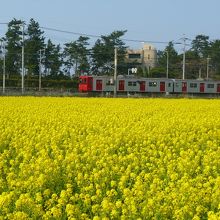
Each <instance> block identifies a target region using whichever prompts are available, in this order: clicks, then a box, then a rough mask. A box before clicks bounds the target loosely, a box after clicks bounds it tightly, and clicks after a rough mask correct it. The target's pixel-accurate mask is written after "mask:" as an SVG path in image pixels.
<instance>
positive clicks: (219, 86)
mask: <svg viewBox="0 0 220 220" xmlns="http://www.w3.org/2000/svg"><path fill="white" fill-rule="evenodd" d="M217 92H220V84H217Z"/></svg>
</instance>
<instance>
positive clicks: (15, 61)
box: [6, 18, 23, 76]
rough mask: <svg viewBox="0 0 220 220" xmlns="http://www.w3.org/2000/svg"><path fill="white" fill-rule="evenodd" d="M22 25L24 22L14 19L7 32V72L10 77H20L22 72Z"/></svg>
mask: <svg viewBox="0 0 220 220" xmlns="http://www.w3.org/2000/svg"><path fill="white" fill-rule="evenodd" d="M22 24H23V21H21V20H16V19H15V18H14V19H13V20H12V21H10V22H9V24H8V30H7V32H6V50H7V53H6V60H7V62H6V72H7V73H8V74H10V75H19V74H20V70H21V54H22V49H21V48H22ZM8 76H9V75H8Z"/></svg>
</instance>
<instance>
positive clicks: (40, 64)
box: [39, 48, 45, 92]
mask: <svg viewBox="0 0 220 220" xmlns="http://www.w3.org/2000/svg"><path fill="white" fill-rule="evenodd" d="M42 51H43V57H45V48H44V49H43V50H42V49H40V59H39V92H40V91H41V76H42Z"/></svg>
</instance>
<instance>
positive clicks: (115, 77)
mask: <svg viewBox="0 0 220 220" xmlns="http://www.w3.org/2000/svg"><path fill="white" fill-rule="evenodd" d="M117 53H118V51H117V47H115V71H114V97H116V95H117V56H118V55H117Z"/></svg>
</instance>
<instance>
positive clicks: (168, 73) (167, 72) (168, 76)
mask: <svg viewBox="0 0 220 220" xmlns="http://www.w3.org/2000/svg"><path fill="white" fill-rule="evenodd" d="M166 52H167V79H168V78H169V52H168V50H166Z"/></svg>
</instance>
